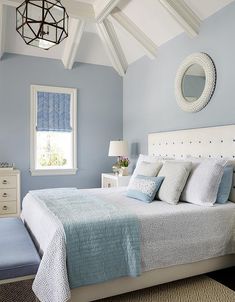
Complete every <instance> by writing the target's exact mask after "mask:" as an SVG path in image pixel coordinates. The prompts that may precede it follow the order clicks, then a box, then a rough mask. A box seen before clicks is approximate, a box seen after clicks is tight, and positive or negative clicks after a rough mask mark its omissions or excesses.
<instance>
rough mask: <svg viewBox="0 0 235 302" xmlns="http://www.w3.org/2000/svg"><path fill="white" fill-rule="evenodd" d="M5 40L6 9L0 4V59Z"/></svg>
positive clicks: (3, 50)
mask: <svg viewBox="0 0 235 302" xmlns="http://www.w3.org/2000/svg"><path fill="white" fill-rule="evenodd" d="M5 38H6V7H5V5H4V4H2V3H0V59H1V58H2V56H3V54H4V52H5Z"/></svg>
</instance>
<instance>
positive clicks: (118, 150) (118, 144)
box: [109, 140, 128, 172]
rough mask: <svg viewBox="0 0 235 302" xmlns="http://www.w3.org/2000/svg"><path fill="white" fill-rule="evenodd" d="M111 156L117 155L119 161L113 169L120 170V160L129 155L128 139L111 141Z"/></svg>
mask: <svg viewBox="0 0 235 302" xmlns="http://www.w3.org/2000/svg"><path fill="white" fill-rule="evenodd" d="M109 156H116V157H117V163H116V164H115V165H114V166H113V169H115V170H116V171H114V172H118V169H119V161H120V159H121V158H122V157H127V156H128V143H127V141H123V140H122V141H121V140H119V141H110V144H109Z"/></svg>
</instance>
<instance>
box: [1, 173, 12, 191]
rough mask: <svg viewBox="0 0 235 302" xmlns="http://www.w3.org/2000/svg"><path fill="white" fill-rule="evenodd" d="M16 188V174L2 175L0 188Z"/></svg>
mask: <svg viewBox="0 0 235 302" xmlns="http://www.w3.org/2000/svg"><path fill="white" fill-rule="evenodd" d="M4 188H16V176H0V189H4Z"/></svg>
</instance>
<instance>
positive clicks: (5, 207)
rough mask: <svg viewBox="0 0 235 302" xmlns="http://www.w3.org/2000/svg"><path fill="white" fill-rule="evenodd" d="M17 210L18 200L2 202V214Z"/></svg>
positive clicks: (0, 211)
mask: <svg viewBox="0 0 235 302" xmlns="http://www.w3.org/2000/svg"><path fill="white" fill-rule="evenodd" d="M16 212H17V206H16V202H1V203H0V215H8V214H16Z"/></svg>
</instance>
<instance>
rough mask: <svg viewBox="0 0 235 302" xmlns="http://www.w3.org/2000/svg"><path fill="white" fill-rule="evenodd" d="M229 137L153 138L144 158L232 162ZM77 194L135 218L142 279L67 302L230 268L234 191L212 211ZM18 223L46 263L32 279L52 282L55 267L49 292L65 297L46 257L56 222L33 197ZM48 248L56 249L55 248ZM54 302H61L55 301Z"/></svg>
mask: <svg viewBox="0 0 235 302" xmlns="http://www.w3.org/2000/svg"><path fill="white" fill-rule="evenodd" d="M234 133H235V126H234V125H231V126H221V127H212V128H201V129H193V130H182V131H173V132H165V133H153V134H150V135H149V137H148V149H149V154H150V155H154V156H166V157H173V158H177V159H178V158H184V157H186V156H187V155H189V154H190V155H191V156H195V157H223V158H224V157H226V158H229V159H230V160H234V158H235V148H234V147H235V137H234ZM79 191H80V192H82V193H83V194H86V195H88V196H98V197H99V198H102V199H103V200H105V201H106V202H109V203H111V204H112V203H114V204H115V205H116V204H118V205H119V206H120V207H126V208H128V209H130V210H131V211H134V212H135V214H136V215H137V216H138V219H139V220H140V225H141V268H142V273H141V275H140V276H138V277H136V278H132V277H121V278H118V279H114V280H111V281H107V282H102V283H98V284H91V285H87V286H81V287H79V288H75V289H72V290H71V294H72V296H71V301H72V302H75V301H77V302H78V301H79V302H88V301H94V300H97V299H100V298H104V297H108V296H113V295H117V294H121V293H125V292H128V291H133V290H137V289H141V288H145V287H149V286H153V285H157V284H161V283H165V282H170V281H173V280H177V279H181V278H185V277H190V276H194V275H198V274H203V273H206V272H209V271H214V270H217V269H222V268H226V267H230V266H233V265H235V232H233V230H235V203H233V202H235V189H234V188H233V189H232V191H231V195H230V200H231V202H229V203H227V204H225V205H215V206H214V207H211V208H203V207H200V206H197V205H192V204H188V203H180V204H178V205H177V206H173V205H169V204H166V203H165V202H156V203H152V204H147V205H146V204H144V203H141V202H137V201H136V200H133V199H130V198H128V197H126V196H125V192H126V188H118V189H90V190H79ZM22 218H23V220H24V221H25V223H26V225H27V227H28V229H29V231H30V233H31V235H32V237H33V238H34V240H35V243H36V245H37V247H38V249H39V251H40V252H41V254H43V257H42V260H43V258H44V257H45V254H47V258H48V259H47V261H44V263H45V266H46V267H47V271H48V275H47V276H46V275H45V274H44V275H43V274H42V271H43V268H42V270H40V268H39V272H38V274H37V276H36V279H35V281H36V283H37V286H38V285H39V286H48V284H47V283H46V282H45V280H47V278H48V280H51V276H52V275H50V274H51V272H52V271H51V270H50V267H49V266H50V265H51V267H52V268H55V267H56V269H55V270H54V271H53V273H54V275H56V278H55V279H54V280H53V281H52V282H51V284H49V286H51V289H52V291H53V287H56V286H57V287H58V285H60V288H61V289H62V291H64V287H63V286H64V283H66V280H65V279H66V274H67V271H66V262H64V261H61V262H60V263H59V264H58V265H57V266H55V262H54V260H55V259H51V258H50V253H45V251H46V250H48V246H49V245H50V244H51V243H52V242H53V240H55V234H56V232H57V222H56V221H55V220H54V218H53V216H50V215H48V211H47V209H45V208H44V207H43V206H42V205H41V204H40V203H39V202H37V200H36V199H35V198H34V196H33V195H32V194H27V196H26V197H25V199H24V201H23V211H22ZM185 226H187V227H185ZM163 239H164V240H163ZM55 242H56V241H55ZM52 245H54V246H55V244H54V243H53V244H52ZM169 247H170V248H169ZM60 256H61V255H60ZM60 259H63V258H60ZM42 262H43V261H42ZM43 272H44V273H45V268H44V271H43ZM46 274H47V273H46ZM44 277H45V278H44ZM53 282H54V283H53ZM62 285H63V286H62ZM37 286H36V287H35V290H36V291H37ZM67 290H68V288H67ZM61 294H63V293H61ZM64 297H66V294H65V295H64ZM67 297H69V296H67ZM44 301H46V299H44ZM44 301H43V302H44ZM48 301H49V300H48ZM51 301H52V300H51ZM51 301H50V302H51ZM59 301H65V300H59V299H58V297H57V302H59Z"/></svg>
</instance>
